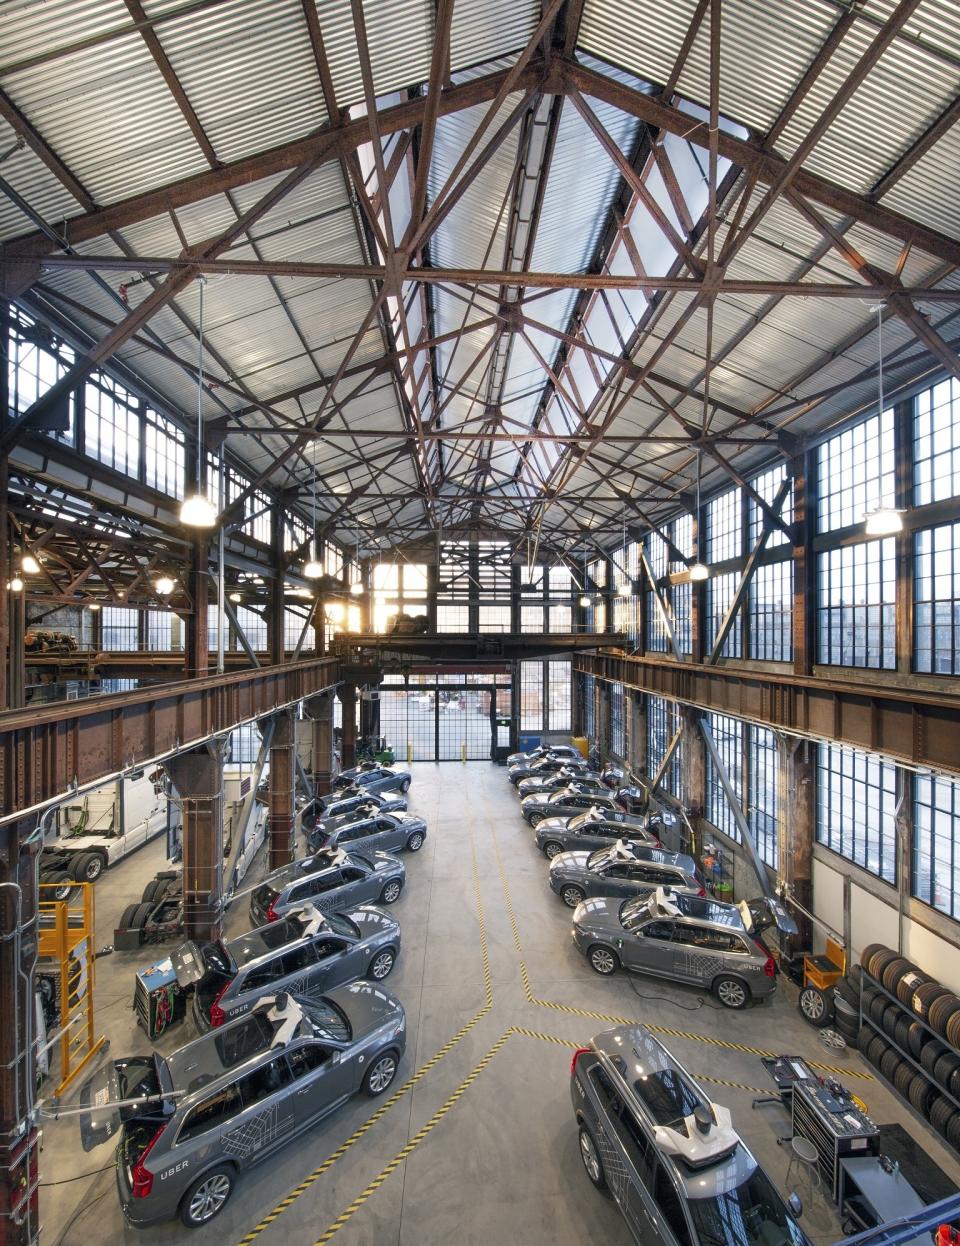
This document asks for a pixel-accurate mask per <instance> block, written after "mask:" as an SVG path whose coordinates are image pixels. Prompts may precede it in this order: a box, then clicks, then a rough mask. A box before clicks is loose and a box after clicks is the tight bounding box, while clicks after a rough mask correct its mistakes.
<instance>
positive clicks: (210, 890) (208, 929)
mask: <svg viewBox="0 0 960 1246" xmlns="http://www.w3.org/2000/svg"><path fill="white" fill-rule="evenodd" d="M223 753H224V746H223V744H222V743H221V742H219V741H215V742H212V743H210V744H207V745H202V746H201V747H199V748H196V749H192V750H191V751H190V752H189V753H180V754H178V755H177V756H176V757H171V758H170V760H169V761H168V762H166V763H165V769H166V771H167V773H168V774H169V776H170V781H171V782H172V783H173V786H174V787H175V788H176V790H177V793H178V794H179V797H180V802H181V807H182V811H183V830H182V837H183V838H182V842H183V914H184V930H185V933H186V936H187V938H188V939H202V940H210V939H219V938H220V936H221V934H222V933H223V913H222V911H221V906H220V901H221V897H222V895H223Z"/></svg>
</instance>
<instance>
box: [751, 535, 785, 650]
mask: <svg viewBox="0 0 960 1246" xmlns="http://www.w3.org/2000/svg"><path fill="white" fill-rule="evenodd" d="M747 610H748V613H749V619H750V626H749V629H748V631H749V637H750V644H749V650H750V657H751V658H759V659H760V660H761V661H766V662H789V661H790V658H791V657H792V655H793V562H792V561H791V560H790V559H785V560H784V561H783V562H770V563H762V564H761V565H760V566H758V567H757V569H756V571H755V572H754V574H753V579H752V581H751V583H750V587H749V589H748V602H747Z"/></svg>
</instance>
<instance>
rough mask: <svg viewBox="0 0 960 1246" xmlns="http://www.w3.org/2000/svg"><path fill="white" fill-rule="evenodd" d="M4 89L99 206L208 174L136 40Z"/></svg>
mask: <svg viewBox="0 0 960 1246" xmlns="http://www.w3.org/2000/svg"><path fill="white" fill-rule="evenodd" d="M3 89H4V90H5V91H6V92H7V94H8V95H9V96H10V98H11V99H12V100H13V102H14V104H16V106H17V107H18V108H19V109H20V110H21V111H22V112H23V113H25V114H26V116H27V117H28V118H29V119H30V122H31V124H32V125H34V126H35V127H36V128H37V129H38V130H39V131H40V133H41V134H42V135H43V136H44V138H45V139H46V140H47V142H49V143H50V144H51V146H52V147H53V148H54V150H55V151H56V152H57V154H58V155H59V157H60V159H61V160H63V162H64V163H65V164H66V165H67V167H68V168H69V169H70V170H71V171H72V172H73V174H74V175H75V176H76V177H77V178H79V180H80V181H81V182H82V184H83V185H84V186H85V187H86V189H87V191H88V192H89V193H90V194H91V195H92V196H93V198H94V199H96V200H97V201H98V202H101V203H110V202H112V201H113V200H116V199H122V198H124V197H125V196H127V195H132V194H135V193H136V192H137V191H142V190H148V189H150V188H152V187H154V186H156V185H158V184H162V183H164V182H168V181H173V180H175V179H176V178H180V177H185V176H187V175H188V174H190V173H199V172H201V171H202V170H204V169H207V168H208V167H209V166H208V164H207V162H206V160H205V159H204V158H203V154H202V152H201V151H200V148H199V147H198V146H197V142H196V140H195V139H194V137H193V135H192V134H191V133H190V129H189V127H188V125H187V123H186V121H185V120H184V119H183V116H182V115H181V113H180V110H179V108H178V107H177V104H176V102H175V100H174V98H173V96H172V95H171V94H170V91H169V89H168V88H167V84H166V83H165V82H164V80H163V77H162V76H161V74H160V70H159V69H158V68H157V67H156V65H155V64H154V61H153V58H152V57H151V55H150V53H149V51H148V50H147V47H146V44H145V43H144V42H143V40H142V39H141V37H140V36H139V35H136V34H134V35H127V36H124V37H123V38H122V39H115V40H113V41H111V42H110V43H108V44H105V45H103V46H102V47H96V48H89V49H86V50H85V51H82V52H73V53H70V54H68V55H66V56H64V57H62V58H60V59H58V60H55V61H53V62H52V63H51V64H50V65H40V66H37V67H36V68H34V69H26V70H21V71H20V72H19V73H16V74H11V75H9V76H8V77H6V78H4V79H3Z"/></svg>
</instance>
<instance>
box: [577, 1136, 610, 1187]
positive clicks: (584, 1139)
mask: <svg viewBox="0 0 960 1246" xmlns="http://www.w3.org/2000/svg"><path fill="white" fill-rule="evenodd" d="M580 1158H581V1159H582V1160H583V1166H584V1168H585V1169H586V1170H587V1176H588V1177H589V1178H590V1180H591V1181H592V1182H593V1184H594V1185H595V1186H596V1187H597V1189H598V1190H602V1189H603V1187H604V1186H605V1185H606V1184H607V1182H606V1179H605V1177H604V1175H603V1164H602V1163H601V1162H600V1156H599V1154H598V1152H597V1148H596V1146H595V1145H594V1141H593V1138H592V1137H591V1136H590V1131H589V1130H588V1129H586V1128H585V1127H584V1126H583V1125H581V1126H580Z"/></svg>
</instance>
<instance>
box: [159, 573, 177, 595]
mask: <svg viewBox="0 0 960 1246" xmlns="http://www.w3.org/2000/svg"><path fill="white" fill-rule="evenodd" d="M153 587H154V588H155V589H156V590H157V592H158V593H159V594H160V596H161V597H169V596H170V594H171V593H172V592H173V590H174V589H175V588H176V587H177V584H176V581H175V580H174V579H173V578H172V577H171V576H169V575H161V576H158V577H157V579H156V580H155V582H154V585H153Z"/></svg>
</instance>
